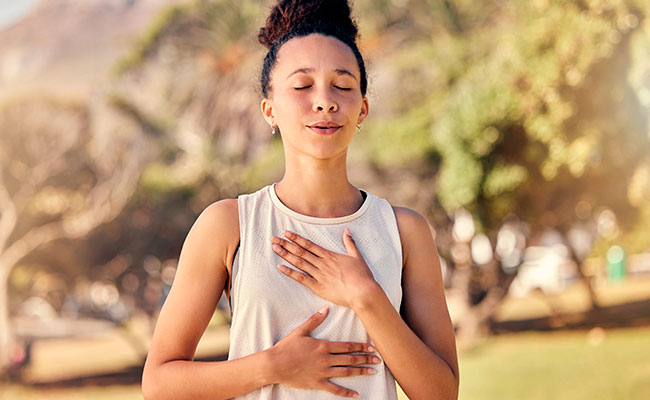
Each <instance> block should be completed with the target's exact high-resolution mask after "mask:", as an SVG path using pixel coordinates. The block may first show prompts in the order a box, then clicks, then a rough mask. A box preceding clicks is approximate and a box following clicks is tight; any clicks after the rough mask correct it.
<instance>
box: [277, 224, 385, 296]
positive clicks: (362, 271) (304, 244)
mask: <svg viewBox="0 0 650 400" xmlns="http://www.w3.org/2000/svg"><path fill="white" fill-rule="evenodd" d="M284 236H285V237H286V238H287V239H289V240H286V239H282V238H279V237H277V236H273V237H272V238H271V242H272V243H273V251H275V252H276V253H277V254H278V255H279V256H280V257H282V258H284V259H285V260H286V261H287V262H289V263H291V265H293V266H295V267H296V268H298V269H299V270H300V271H296V270H293V269H291V268H289V267H287V266H286V265H283V264H281V265H279V266H278V268H279V269H280V271H281V272H282V273H284V274H285V275H287V276H288V277H290V278H292V279H293V280H295V281H296V282H299V283H301V284H303V285H305V286H307V287H308V288H309V289H311V291H312V292H314V293H315V294H317V295H319V296H320V297H322V298H324V299H326V300H329V301H331V302H333V303H336V304H339V305H343V306H348V307H350V308H353V309H354V307H355V305H357V304H359V303H362V302H363V300H364V296H365V295H367V294H369V293H370V292H372V290H371V289H372V288H373V287H374V286H376V285H377V282H376V281H375V279H374V277H373V276H372V271H370V268H368V265H367V264H366V262H365V260H364V259H363V256H362V255H361V253H360V252H359V250H358V249H357V246H356V245H355V243H354V240H353V239H352V236H351V235H350V230H349V229H348V228H345V231H344V232H343V245H344V246H345V250H346V251H347V254H339V253H335V252H333V251H329V250H327V249H324V248H322V247H321V246H319V245H317V244H315V243H313V242H311V241H309V240H307V239H305V238H303V237H302V236H300V235H298V234H296V233H294V232H290V231H285V232H284ZM301 271H302V272H301Z"/></svg>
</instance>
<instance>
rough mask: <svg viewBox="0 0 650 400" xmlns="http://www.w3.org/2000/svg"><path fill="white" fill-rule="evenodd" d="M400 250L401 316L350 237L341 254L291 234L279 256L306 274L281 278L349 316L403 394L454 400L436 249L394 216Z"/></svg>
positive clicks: (417, 225)
mask: <svg viewBox="0 0 650 400" xmlns="http://www.w3.org/2000/svg"><path fill="white" fill-rule="evenodd" d="M395 215H396V217H397V224H398V229H399V231H400V237H401V239H402V249H403V262H404V267H403V279H402V282H403V293H404V298H403V306H402V308H403V311H404V312H403V314H404V319H402V317H401V316H400V315H399V313H398V312H397V311H396V310H395V309H394V308H393V306H392V305H391V303H390V301H389V300H388V298H387V297H386V295H385V293H384V292H383V290H382V289H381V287H380V286H379V284H377V282H375V280H374V279H373V278H372V273H371V272H370V270H369V269H368V267H367V265H366V264H365V261H363V257H362V256H361V254H360V253H359V252H358V250H357V249H356V246H355V244H354V241H353V239H352V237H351V236H348V235H346V234H344V235H343V243H344V245H345V248H346V250H347V254H337V253H333V252H330V251H328V250H325V249H323V248H321V247H320V246H318V245H316V244H314V243H312V242H310V241H308V240H306V239H304V238H302V237H300V236H298V235H296V234H293V233H291V232H287V233H286V236H287V238H289V239H290V240H291V241H287V240H283V239H280V238H273V239H272V240H273V241H274V243H276V247H274V249H275V250H276V252H277V253H278V254H279V255H280V256H282V257H283V258H284V259H285V260H287V261H288V262H290V263H292V264H293V265H294V266H296V267H297V268H299V269H300V270H302V271H304V272H306V273H307V274H303V273H300V272H298V271H295V270H292V269H290V268H284V267H282V266H280V270H281V271H282V272H283V273H284V274H286V275H288V276H289V277H291V278H293V279H295V280H296V281H298V282H301V283H302V284H304V285H306V286H307V287H309V288H310V289H311V290H312V291H314V292H315V293H316V294H318V295H320V296H322V297H324V298H326V299H328V300H330V301H332V302H335V303H337V304H341V305H346V306H348V307H350V308H352V309H353V310H354V311H355V313H356V314H357V316H358V317H359V319H360V320H361V322H362V323H363V325H364V327H365V328H366V330H367V331H368V334H369V335H370V337H371V338H372V340H373V342H374V343H375V345H376V347H377V349H378V351H379V352H380V354H381V355H382V357H383V359H384V362H385V363H386V365H387V366H388V367H389V368H390V370H391V372H392V373H393V376H395V379H396V380H397V382H398V383H399V384H400V386H401V387H402V389H404V391H405V393H406V394H407V395H408V396H409V398H411V399H412V400H415V399H456V398H457V397H458V383H459V380H458V361H457V358H456V345H455V341H454V334H453V328H452V324H451V319H450V318H449V314H448V311H447V306H446V302H445V297H444V291H443V285H442V274H441V271H440V263H439V258H438V254H437V251H436V247H435V244H434V242H433V238H432V235H431V230H430V228H429V225H428V223H427V222H426V220H425V219H424V218H423V217H421V216H420V215H419V214H417V213H415V212H414V211H411V210H408V209H405V208H396V209H395Z"/></svg>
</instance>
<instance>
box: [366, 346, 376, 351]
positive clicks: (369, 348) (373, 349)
mask: <svg viewBox="0 0 650 400" xmlns="http://www.w3.org/2000/svg"><path fill="white" fill-rule="evenodd" d="M368 351H377V349H375V348H374V347H372V346H368Z"/></svg>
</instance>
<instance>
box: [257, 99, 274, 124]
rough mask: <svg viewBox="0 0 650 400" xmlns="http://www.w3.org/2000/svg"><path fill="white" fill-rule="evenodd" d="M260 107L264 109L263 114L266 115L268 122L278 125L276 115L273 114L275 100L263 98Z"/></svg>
mask: <svg viewBox="0 0 650 400" xmlns="http://www.w3.org/2000/svg"><path fill="white" fill-rule="evenodd" d="M260 107H261V109H262V115H263V116H264V119H265V120H266V122H268V123H269V125H271V126H273V125H276V123H275V115H274V114H273V100H271V99H262V103H261V104H260Z"/></svg>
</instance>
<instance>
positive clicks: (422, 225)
mask: <svg viewBox="0 0 650 400" xmlns="http://www.w3.org/2000/svg"><path fill="white" fill-rule="evenodd" d="M392 207H393V212H394V213H395V220H396V221H397V229H398V231H399V235H400V240H401V242H402V252H403V255H404V256H403V261H404V264H406V263H407V261H408V259H409V258H412V257H410V256H412V255H413V253H415V252H420V250H422V249H429V248H430V247H431V246H432V245H433V238H434V236H435V231H434V229H433V227H432V226H431V225H430V224H429V222H428V221H427V220H426V218H424V217H423V216H422V215H421V214H420V213H418V212H417V211H414V210H412V209H410V208H407V207H399V206H392ZM419 249H420V250H419Z"/></svg>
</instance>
